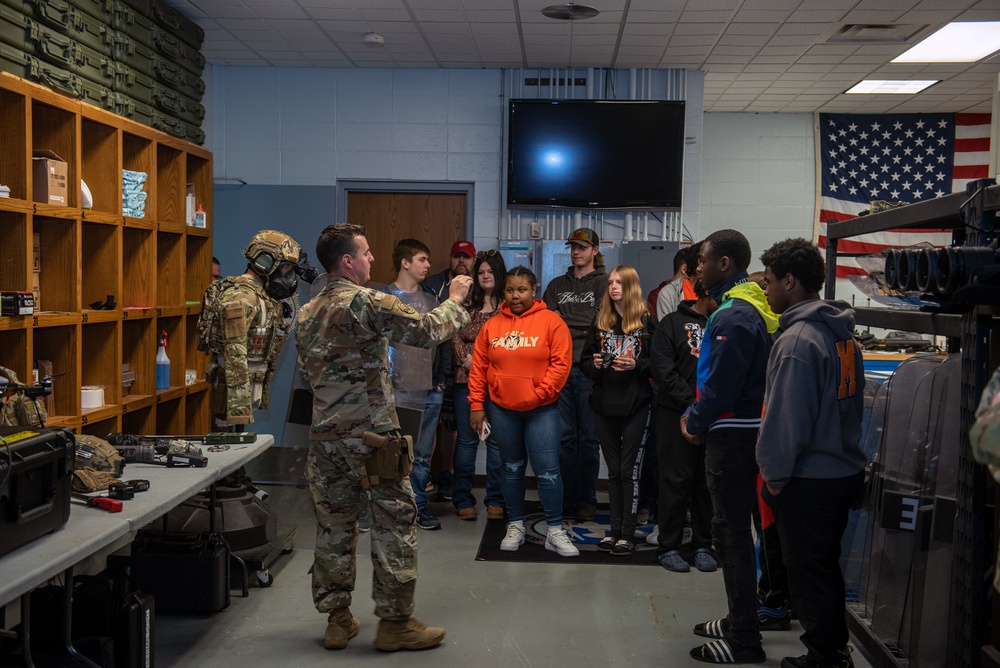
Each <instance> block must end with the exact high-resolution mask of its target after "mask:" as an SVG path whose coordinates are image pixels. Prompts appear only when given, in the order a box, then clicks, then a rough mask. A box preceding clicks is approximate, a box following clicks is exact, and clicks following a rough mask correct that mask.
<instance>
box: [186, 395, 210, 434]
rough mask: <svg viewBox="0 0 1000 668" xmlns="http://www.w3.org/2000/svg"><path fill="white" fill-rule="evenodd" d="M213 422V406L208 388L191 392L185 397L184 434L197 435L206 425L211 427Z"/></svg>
mask: <svg viewBox="0 0 1000 668" xmlns="http://www.w3.org/2000/svg"><path fill="white" fill-rule="evenodd" d="M211 420H212V411H211V405H210V403H209V392H208V389H207V387H205V388H202V389H199V390H197V391H193V392H190V393H189V394H188V395H187V396H186V397H184V432H183V433H185V434H197V433H198V430H199V429H203V428H204V425H210V424H211Z"/></svg>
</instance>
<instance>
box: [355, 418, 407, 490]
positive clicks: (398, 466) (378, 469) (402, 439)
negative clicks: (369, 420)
mask: <svg viewBox="0 0 1000 668" xmlns="http://www.w3.org/2000/svg"><path fill="white" fill-rule="evenodd" d="M361 442H362V443H364V444H365V445H367V446H369V447H371V448H374V450H375V451H374V452H373V453H372V455H371V457H369V458H368V459H366V460H365V473H366V477H365V478H363V479H362V487H365V488H366V489H367V488H368V487H373V486H375V485H378V484H380V483H382V482H383V481H387V482H395V481H398V480H403V479H404V478H408V477H409V475H410V471H411V470H413V439H412V438H411V437H409V436H390V435H388V434H375V433H373V432H370V431H366V432H365V433H364V434H363V435H362V437H361Z"/></svg>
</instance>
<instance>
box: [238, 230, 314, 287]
mask: <svg viewBox="0 0 1000 668" xmlns="http://www.w3.org/2000/svg"><path fill="white" fill-rule="evenodd" d="M301 254H302V247H301V246H299V244H298V242H296V241H295V239H292V238H291V237H290V236H288V235H287V234H285V233H284V232H278V231H277V230H261V231H260V232H258V233H257V234H255V235H253V239H251V240H250V243H249V244H247V247H246V250H244V251H243V255H244V256H246V259H248V260H250V265H251V267H252V268H253V270H254V271H255V272H257V274H258V275H260V276H261V277H262V278H263V277H264V276H268V275H269V274H270V273H271V272H272V271H274V268H275V267H276V266H277V265H278V263H279V262H291V263H292V264H297V263H298V261H299V255H301Z"/></svg>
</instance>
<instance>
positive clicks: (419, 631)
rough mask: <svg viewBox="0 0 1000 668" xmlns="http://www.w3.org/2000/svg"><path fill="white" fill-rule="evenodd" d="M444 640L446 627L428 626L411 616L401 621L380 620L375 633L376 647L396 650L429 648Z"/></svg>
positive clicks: (391, 650)
mask: <svg viewBox="0 0 1000 668" xmlns="http://www.w3.org/2000/svg"><path fill="white" fill-rule="evenodd" d="M442 640H444V629H442V628H439V627H436V626H427V625H426V624H424V623H423V622H420V621H417V620H416V619H413V618H412V617H410V618H409V619H404V620H401V621H389V620H386V619H383V620H380V621H379V623H378V633H376V634H375V642H374V645H375V649H378V650H382V651H383V652H395V651H397V650H401V649H427V648H428V647H434V646H435V645H438V644H440V643H441V641H442Z"/></svg>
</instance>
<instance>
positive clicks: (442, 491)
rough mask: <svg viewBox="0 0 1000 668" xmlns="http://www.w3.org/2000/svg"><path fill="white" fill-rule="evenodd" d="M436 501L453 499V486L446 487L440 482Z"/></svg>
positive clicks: (435, 497)
mask: <svg viewBox="0 0 1000 668" xmlns="http://www.w3.org/2000/svg"><path fill="white" fill-rule="evenodd" d="M434 500H435V501H451V487H445V486H444V485H441V484H440V483H438V491H437V494H436V495H435V496H434Z"/></svg>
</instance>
